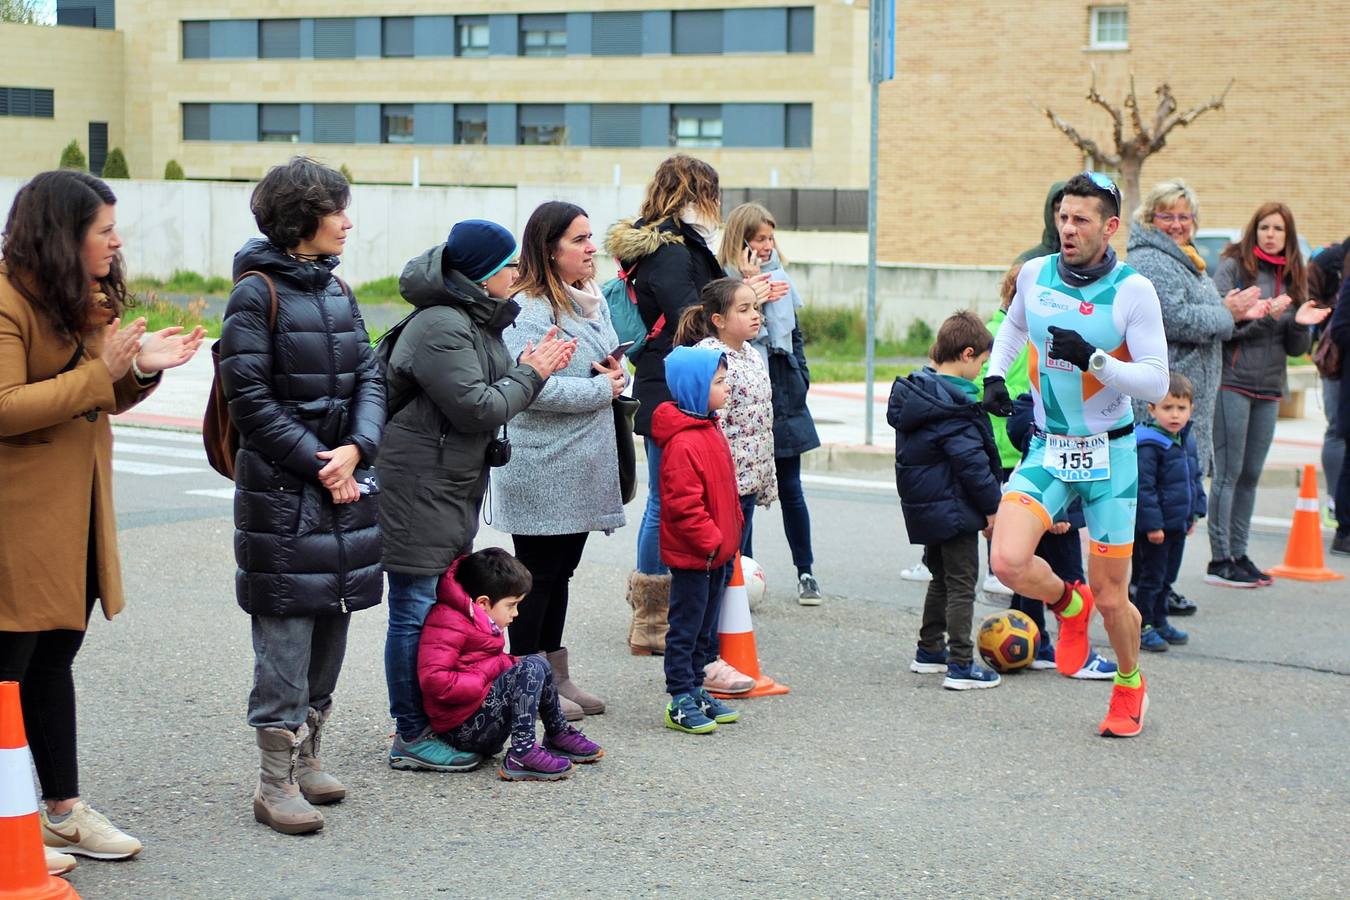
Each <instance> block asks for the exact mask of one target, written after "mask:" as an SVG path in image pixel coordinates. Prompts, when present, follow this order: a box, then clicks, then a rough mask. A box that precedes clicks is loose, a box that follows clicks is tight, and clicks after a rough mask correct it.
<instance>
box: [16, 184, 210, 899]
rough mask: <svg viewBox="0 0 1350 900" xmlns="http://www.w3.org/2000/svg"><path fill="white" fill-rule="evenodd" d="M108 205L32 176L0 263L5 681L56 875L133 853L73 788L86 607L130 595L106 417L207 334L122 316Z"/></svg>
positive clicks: (92, 190) (84, 188) (103, 197)
mask: <svg viewBox="0 0 1350 900" xmlns="http://www.w3.org/2000/svg"><path fill="white" fill-rule="evenodd" d="M116 203H117V198H116V197H115V196H113V192H112V191H111V190H109V189H108V186H107V185H106V184H104V183H103V182H102V181H100V180H99V179H97V178H94V177H93V176H91V175H87V174H85V173H83V172H71V171H59V172H44V173H42V174H41V175H38V176H36V177H34V178H33V180H32V181H29V182H28V183H27V184H25V185H24V186H23V187H21V188H20V189H19V192H18V194H17V195H16V196H15V198H14V205H13V206H12V207H11V208H10V211H9V220H8V221H7V222H6V223H5V231H4V243H3V261H2V262H0V546H3V547H4V554H3V556H0V681H17V682H19V705H20V707H21V708H22V712H23V720H24V730H25V731H26V733H27V735H28V743H29V747H30V748H31V749H32V751H33V763H34V765H35V767H36V768H37V774H38V781H39V783H40V784H41V786H42V799H43V804H42V810H41V820H42V840H43V843H44V844H45V845H46V848H47V868H48V871H50V872H52V873H54V874H62V873H64V872H68V871H70V870H71V869H73V868H74V867H75V859H74V858H73V857H72V856H71V855H70V854H79V855H82V856H88V857H92V858H94V859H126V858H129V857H132V856H135V855H136V854H137V853H139V852H140V851H141V842H140V841H138V840H137V839H136V838H134V837H132V836H131V835H129V834H125V833H123V832H122V831H121V830H119V829H118V828H117V827H116V826H114V825H113V824H112V823H111V822H109V821H108V819H107V818H105V817H104V816H103V814H102V813H100V812H98V811H97V810H95V809H94V808H93V807H92V806H90V805H89V804H88V803H87V802H86V801H85V800H83V799H82V798H81V792H80V784H79V765H78V759H77V756H76V752H75V749H76V744H75V682H74V678H73V676H72V671H71V670H72V666H73V665H74V662H75V656H76V655H77V654H78V653H79V651H80V647H81V645H82V644H83V642H84V636H85V631H86V630H87V628H88V626H89V619H90V615H91V613H92V612H93V610H94V603H95V601H101V602H102V608H103V615H104V617H105V618H108V619H111V618H112V617H113V616H115V615H117V613H118V612H120V611H121V610H122V607H123V605H124V599H123V595H122V573H121V566H120V563H119V561H118V556H117V518H116V516H115V515H114V512H113V499H112V497H113V492H112V440H113V434H112V426H111V424H110V423H109V420H108V416H110V415H115V414H117V413H121V412H125V411H126V410H128V409H130V408H131V407H132V406H135V405H136V404H137V403H139V402H140V401H141V400H143V399H145V397H146V396H148V395H149V393H150V392H151V391H153V390H154V389H155V388H156V387H157V386H158V385H159V382H160V379H161V377H162V374H163V372H164V370H165V369H171V368H174V367H176V366H181V365H182V364H183V363H185V362H187V361H188V360H189V359H191V358H192V355H193V354H194V353H195V352H196V351H197V348H198V347H199V346H200V344H201V340H202V335H203V332H202V330H201V329H200V328H198V329H196V330H194V331H193V332H192V333H190V334H183V333H182V329H181V328H168V329H165V330H163V331H159V332H153V333H148V334H147V332H146V330H145V320H144V319H139V318H138V319H136V320H135V321H133V322H130V323H129V324H126V325H123V324H122V323H123V318H122V317H123V315H124V306H125V303H126V299H127V290H126V282H125V269H124V268H123V262H122V255H121V253H120V250H121V247H122V239H121V238H120V237H118V234H117V221H116ZM24 756H25V759H24V761H23V762H21V763H17V764H18V765H21V766H22V768H23V773H24V777H25V778H26V777H27V774H28V763H27V760H26V756H27V754H24ZM28 797H29V799H30V801H31V799H32V797H33V795H32V793H29V794H28ZM62 851H65V852H62ZM3 852H4V853H5V854H9V853H10V852H11V851H10V850H5V851H3ZM8 867H9V866H8V864H7V865H6V868H8Z"/></svg>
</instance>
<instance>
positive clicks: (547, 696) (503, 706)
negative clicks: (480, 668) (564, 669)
mask: <svg viewBox="0 0 1350 900" xmlns="http://www.w3.org/2000/svg"><path fill="white" fill-rule="evenodd" d="M536 719H543V721H544V734H558V733H560V732H562V731H565V730H566V729H567V719H566V718H565V717H564V716H563V713H562V708H561V707H560V706H559V705H558V690H557V688H555V687H554V686H553V670H552V669H551V668H549V664H548V660H546V659H544V658H543V657H542V656H523V657H521V659H520V662H518V663H516V664H515V665H514V666H512V667H511V668H509V669H507V670H506V671H505V672H503V673H502V674H500V675H498V676H497V680H496V681H494V682H492V687H490V688H488V692H487V696H486V697H484V698H483V705H482V706H480V707H478V711H477V712H475V713H474V714H473V715H471V716H469V718H468V719H466V720H465V721H464V722H463V723H461V724H459V725H456V726H455V727H454V728H452V729H450V730H449V731H448V732H446V733H445V734H444V735H443V737H444V738H445V740H446V741H448V742H449V743H450V744H452V745H454V746H455V747H458V748H459V749H461V750H468V751H469V752H471V753H482V754H484V755H485V756H491V755H493V754H495V753H496V752H497V751H499V750H501V749H502V743H503V742H504V741H505V740H506V739H507V738H508V737H509V738H510V739H511V750H512V751H513V752H515V753H527V752H529V749H530V748H531V747H533V746H534V740H535V730H534V722H535V720H536Z"/></svg>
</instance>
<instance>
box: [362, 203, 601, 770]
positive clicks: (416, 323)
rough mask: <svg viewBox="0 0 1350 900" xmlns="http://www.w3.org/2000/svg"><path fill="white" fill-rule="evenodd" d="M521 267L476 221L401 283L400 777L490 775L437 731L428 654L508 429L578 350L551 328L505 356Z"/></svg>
mask: <svg viewBox="0 0 1350 900" xmlns="http://www.w3.org/2000/svg"><path fill="white" fill-rule="evenodd" d="M515 256H516V239H515V238H514V237H512V236H511V232H509V231H507V230H506V229H505V228H503V227H502V226H501V225H498V224H497V223H496V222H487V221H483V220H481V219H471V220H468V221H465V222H460V223H459V224H457V225H455V227H454V228H452V229H451V230H450V236H449V237H448V238H446V240H445V242H444V243H442V244H437V245H436V246H434V247H432V248H431V249H429V250H427V251H426V252H425V253H422V254H421V255H419V256H417V257H415V258H414V259H412V260H410V261H409V262H408V264H407V265H406V266H404V267H403V275H402V276H401V277H400V278H399V282H398V289H399V293H401V294H402V295H403V297H404V299H406V300H407V301H408V302H409V303H411V304H412V305H413V306H414V307H415V308H416V309H415V314H414V315H413V316H412V317H411V318H410V319H408V320H406V324H404V325H403V326H402V330H401V331H400V332H399V333H398V334H397V335H396V336H395V337H394V338H393V340H395V344H394V347H393V350H392V351H391V352H390V355H389V361H388V371H386V372H385V378H386V383H387V386H388V392H389V424H388V426H387V427H386V429H385V432H384V441H383V443H381V444H380V455H379V462H378V468H379V473H380V490H381V493H380V535H381V540H382V541H383V545H384V549H383V554H384V556H383V564H384V571H385V574H386V575H387V576H388V578H389V630H388V633H387V635H386V637H385V644H384V672H385V680H386V682H387V685H388V689H389V712H390V715H392V716H393V717H394V721H395V725H396V729H397V731H396V733H395V735H394V741H393V746H392V747H391V748H390V750H389V766H390V768H394V769H407V770H416V769H426V770H432V771H438V772H462V771H467V770H469V769H473V768H474V767H476V766H477V765H478V764H479V762H481V758H480V757H479V756H478V754H476V753H469V752H467V751H461V750H459V749H457V748H455V747H452V746H451V745H450V744H447V743H446V742H445V741H443V740H442V739H441V738H440V737H438V736H437V735H436V734H435V733H434V732H433V730H432V727H431V722H430V720H429V719H428V717H427V713H426V710H425V709H424V708H423V706H422V691H421V687H420V686H419V684H418V681H417V646H418V641H419V639H420V637H421V634H422V623H423V622H424V621H425V620H426V617H427V613H429V612H430V611H431V608H432V607H433V606H435V605H436V583H437V581H438V580H439V579H440V577H441V575H442V574H443V573H444V572H445V570H446V569H447V568H449V566H450V563H452V562H453V561H454V560H455V559H457V558H459V557H461V556H463V555H464V554H466V553H468V552H470V551H471V550H472V549H473V539H474V536H475V535H476V534H477V533H478V516H479V513H480V512H481V510H482V505H483V496H484V494H485V493H486V492H487V488H488V472H489V470H490V469H491V468H492V467H494V466H500V465H502V464H503V463H504V462H505V461H506V460H507V459H509V457H510V455H511V454H510V451H509V447H510V445H509V443H507V440H508V439H509V434H507V435H506V436H505V437H503V429H504V426H505V425H506V423H507V421H508V420H510V419H511V418H513V417H514V416H515V415H517V414H518V413H520V412H521V411H522V410H524V409H525V408H526V407H527V406H529V405H530V404H531V403H533V402H534V399H535V398H536V397H537V396H539V392H540V390H541V389H542V388H543V386H544V383H545V381H546V380H547V379H548V377H549V376H550V375H552V374H553V373H554V371H556V370H557V369H560V368H563V367H564V366H566V365H567V363H568V361H569V360H570V359H571V358H572V352H573V351H574V350H575V349H576V344H575V342H573V341H570V340H565V339H561V338H560V337H559V336H558V332H557V329H556V328H552V329H549V330H547V331H546V332H544V334H543V336H542V337H541V338H540V339H539V340H538V342H537V343H527V344H526V345H525V347H524V350H523V351H522V352H520V353H519V354H512V353H511V352H510V351H509V350H507V348H506V345H505V344H504V343H503V342H502V331H503V330H504V329H506V328H507V327H509V326H510V325H511V323H512V322H514V321H515V319H516V316H517V315H518V314H519V313H520V306H519V305H518V304H517V303H515V301H513V300H509V299H507V298H508V297H510V296H511V293H512V285H513V284H514V283H515V281H516V264H515V262H514V260H515Z"/></svg>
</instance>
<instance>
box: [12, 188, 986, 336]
mask: <svg viewBox="0 0 1350 900" xmlns="http://www.w3.org/2000/svg"><path fill="white" fill-rule="evenodd" d="M23 183H24V180H23V179H16V178H0V210H3V211H5V212H6V213H7V211H8V210H9V207H10V205H11V204H12V203H13V200H14V194H15V193H16V192H17V191H18V189H19V188H20V187H21V186H22V185H23ZM110 186H111V187H112V189H113V191H114V193H116V194H117V199H118V203H117V223H118V230H119V231H120V232H121V235H122V239H123V241H124V242H125V246H124V247H123V250H122V253H123V255H124V256H125V258H126V261H127V269H128V271H129V272H130V273H131V274H132V275H133V276H135V275H149V276H154V277H158V278H167V277H168V276H169V275H170V274H171V273H172V272H173V271H174V270H175V269H186V270H188V271H192V272H198V273H200V274H202V275H207V276H210V275H219V276H223V277H229V276H230V274H231V272H230V267H231V261H232V259H233V257H234V253H235V251H236V250H238V249H239V247H240V246H241V245H242V244H243V243H244V241H245V240H247V239H248V238H250V237H253V236H254V235H255V234H256V233H257V232H256V228H255V226H254V224H253V217H252V215H251V214H250V213H249V210H248V200H249V195H250V193H252V190H253V185H252V184H240V183H232V182H199V181H138V180H134V179H133V180H129V181H123V180H120V179H119V180H115V181H112V182H110ZM642 191H643V189H642V188H641V187H633V186H629V187H612V186H601V185H566V186H556V187H546V186H543V187H541V186H535V185H521V186H519V187H516V188H470V187H451V188H446V187H423V188H411V187H396V186H385V185H360V184H358V185H354V186H353V187H352V205H351V209H350V210H349V212H350V214H351V217H352V220H353V222H354V223H355V228H353V230H352V232H351V236H350V237H349V238H348V241H347V250H346V252H345V253H344V254H343V258H342V267H341V268H340V269H339V270H338V271H339V274H341V275H342V277H343V278H344V279H346V280H347V281H348V282H350V283H352V284H361V283H362V282H365V281H372V280H374V279H377V278H384V277H386V276H389V275H397V274H398V273H399V272H401V271H402V270H403V265H404V263H406V262H407V261H408V260H409V259H411V258H413V257H414V256H416V255H417V254H419V253H421V252H422V251H424V250H425V249H426V248H428V247H430V246H432V245H434V244H436V243H439V242H441V241H443V240H445V237H446V235H447V234H448V233H449V231H450V227H451V226H452V225H453V224H454V223H455V222H458V221H461V220H463V219H490V220H493V221H497V222H501V223H502V224H504V225H506V226H507V227H509V228H510V229H511V230H512V232H513V233H514V234H516V235H517V236H519V235H520V234H521V232H522V231H523V230H524V227H525V221H526V219H528V218H529V215H530V213H531V211H533V210H534V209H535V208H536V207H537V206H538V205H539V204H540V203H543V202H544V201H546V200H557V199H561V200H568V201H570V202H572V203H576V204H577V205H579V206H581V207H582V208H583V209H585V210H586V211H587V212H588V213H590V216H591V223H592V227H593V229H594V231H595V233H596V235H597V238H598V240H597V243H601V242H602V241H603V235H604V232H605V230H607V229H608V227H609V226H610V224H611V223H613V222H615V221H617V220H618V219H620V218H623V217H626V216H632V215H634V214H635V212H636V210H637V208H638V206H639V205H640V204H641V202H642ZM779 238H780V240H781V242H782V245H783V248H784V252H785V253H786V254H787V256H788V258H789V260H790V261H791V264H790V268H789V271H790V272H791V274H792V276H793V278H794V279H795V280H796V282H797V284H798V289H799V290H800V291H801V293H802V296H803V297H805V298H806V301H807V302H808V303H823V304H828V305H836V306H853V307H856V308H858V309H862V308H863V307H864V305H865V304H866V298H867V293H866V292H867V269H866V265H865V261H866V244H867V237H866V235H865V234H830V233H817V234H813V233H809V232H798V233H795V234H794V233H790V232H783V233H782V234H780V235H779ZM831 260H833V261H831ZM613 271H614V265H613V262H612V261H610V260H609V259H608V258H606V259H603V260H601V261H600V265H599V273H600V276H601V277H602V278H608V277H609V276H610V275H611V274H612V273H613ZM1001 276H1002V270H1001V269H999V268H997V267H979V266H948V267H942V266H923V265H905V264H884V265H882V266H880V267H879V271H878V275H877V309H878V321H879V325H880V328H881V330H882V331H883V332H884V331H886V330H890V331H896V332H901V333H902V332H903V331H904V329H905V327H906V326H907V325H908V324H909V323H910V322H911V321H912V320H914V319H916V318H919V319H923V320H925V321H927V322H928V323H929V324H931V325H936V324H937V323H938V322H940V321H941V320H942V319H943V318H944V317H945V316H946V315H948V314H949V313H950V312H951V311H952V310H954V309H958V308H964V307H970V308H975V309H978V310H979V311H981V312H989V311H992V310H993V309H994V307H995V306H996V305H997V301H998V282H999V279H1000V278H1001Z"/></svg>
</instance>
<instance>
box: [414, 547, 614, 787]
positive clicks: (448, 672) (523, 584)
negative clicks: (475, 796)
mask: <svg viewBox="0 0 1350 900" xmlns="http://www.w3.org/2000/svg"><path fill="white" fill-rule="evenodd" d="M530 584H531V577H530V572H529V570H528V569H526V568H525V566H524V565H523V564H522V563H521V562H520V561H519V560H517V559H516V558H515V557H514V556H512V555H511V554H509V553H507V552H506V551H505V550H502V549H501V548H499V547H489V548H487V549H484V550H479V551H478V552H477V553H471V554H469V555H468V556H461V557H460V558H459V559H457V560H455V561H454V562H453V563H452V564H451V565H450V568H449V569H447V570H446V572H445V574H444V575H442V576H441V580H440V583H439V584H438V585H437V587H436V605H435V606H433V607H432V609H431V612H430V613H428V614H427V619H426V623H425V624H424V625H423V626H422V638H421V642H420V644H419V645H418V650H417V680H418V682H419V683H420V684H421V687H422V702H423V705H424V706H425V708H426V711H427V715H428V717H430V719H431V726H432V728H433V729H434V730H435V731H436V733H437V734H440V735H441V736H442V737H444V738H445V740H446V741H448V742H449V743H450V744H452V745H453V746H455V747H459V748H461V749H464V750H469V751H472V752H474V753H482V754H484V755H486V756H491V755H493V754H495V753H497V752H498V751H499V750H501V748H502V743H503V742H504V741H506V740H507V738H508V737H509V738H510V742H511V746H510V748H509V749H508V750H507V752H506V757H505V759H504V761H503V762H502V767H501V769H500V771H499V773H498V774H500V775H501V777H502V778H503V779H505V780H507V781H557V780H559V779H562V778H567V777H568V776H569V775H571V774H572V768H573V763H592V762H595V761H596V760H598V759H599V758H600V757H601V756H603V755H604V751H603V750H601V749H600V746H599V745H598V744H596V743H595V742H593V741H591V740H589V739H587V737H586V736H585V735H584V734H582V733H581V732H580V731H578V730H577V729H576V728H573V727H572V726H571V725H568V724H567V720H566V719H565V718H564V717H563V714H562V709H561V707H560V706H559V705H558V692H557V689H556V688H555V687H554V686H553V670H552V669H551V668H550V667H549V664H548V660H546V659H545V658H544V657H542V656H525V657H521V658H519V659H517V658H516V657H514V656H512V655H511V654H509V653H507V652H506V651H505V647H506V636H505V629H506V626H508V625H509V624H511V620H512V619H514V618H515V617H516V608H517V607H518V606H519V605H520V601H521V599H522V598H524V596H525V595H526V594H528V593H529V592H530ZM522 701H523V702H522ZM538 718H542V719H543V720H544V735H545V737H544V743H543V745H542V746H541V745H539V744H537V743H535V719H538Z"/></svg>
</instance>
